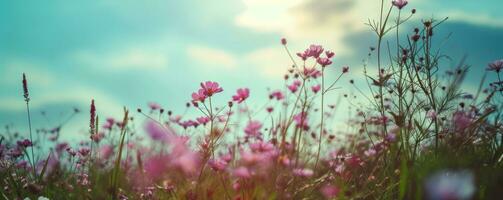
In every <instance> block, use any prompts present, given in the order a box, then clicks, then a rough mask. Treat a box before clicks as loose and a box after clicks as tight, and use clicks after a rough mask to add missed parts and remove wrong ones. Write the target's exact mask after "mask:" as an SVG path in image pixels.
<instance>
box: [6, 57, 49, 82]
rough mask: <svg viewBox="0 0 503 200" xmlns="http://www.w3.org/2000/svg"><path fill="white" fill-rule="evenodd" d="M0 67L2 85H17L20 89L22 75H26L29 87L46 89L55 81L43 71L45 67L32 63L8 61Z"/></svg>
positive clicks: (19, 60) (15, 60)
mask: <svg viewBox="0 0 503 200" xmlns="http://www.w3.org/2000/svg"><path fill="white" fill-rule="evenodd" d="M2 66H3V67H2V68H0V73H1V74H2V75H1V76H0V77H1V78H0V83H1V84H2V85H19V87H21V79H22V74H23V73H26V76H27V79H28V80H29V85H28V86H29V87H31V86H36V87H48V86H50V85H51V84H53V83H54V82H55V79H56V78H55V77H54V76H53V75H52V74H51V73H48V72H47V71H46V70H44V68H46V67H45V66H43V65H41V64H37V63H36V62H32V61H27V60H21V59H9V60H7V61H6V62H5V63H3V64H2Z"/></svg>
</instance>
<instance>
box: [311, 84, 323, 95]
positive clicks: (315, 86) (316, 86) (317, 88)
mask: <svg viewBox="0 0 503 200" xmlns="http://www.w3.org/2000/svg"><path fill="white" fill-rule="evenodd" d="M311 89H312V90H313V92H314V93H318V92H319V91H320V89H321V85H320V84H318V85H314V86H312V87H311Z"/></svg>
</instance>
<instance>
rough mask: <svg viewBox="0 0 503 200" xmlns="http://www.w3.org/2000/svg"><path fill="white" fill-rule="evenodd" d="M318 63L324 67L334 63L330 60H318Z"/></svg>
mask: <svg viewBox="0 0 503 200" xmlns="http://www.w3.org/2000/svg"><path fill="white" fill-rule="evenodd" d="M316 62H318V64H320V65H321V66H322V67H325V66H328V65H331V64H332V61H331V60H330V59H329V58H318V59H316Z"/></svg>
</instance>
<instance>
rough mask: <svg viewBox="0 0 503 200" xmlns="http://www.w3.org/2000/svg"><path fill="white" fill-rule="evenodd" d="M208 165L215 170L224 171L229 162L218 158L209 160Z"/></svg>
mask: <svg viewBox="0 0 503 200" xmlns="http://www.w3.org/2000/svg"><path fill="white" fill-rule="evenodd" d="M208 165H209V166H210V167H211V168H212V169H213V170H215V171H223V170H225V168H226V167H227V165H228V163H227V162H225V161H224V160H220V159H216V160H213V159H212V160H209V161H208Z"/></svg>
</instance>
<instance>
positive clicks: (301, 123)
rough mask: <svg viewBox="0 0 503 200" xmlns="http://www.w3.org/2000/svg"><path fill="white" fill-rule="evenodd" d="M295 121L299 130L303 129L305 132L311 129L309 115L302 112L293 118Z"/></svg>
mask: <svg viewBox="0 0 503 200" xmlns="http://www.w3.org/2000/svg"><path fill="white" fill-rule="evenodd" d="M293 120H294V121H295V123H296V126H297V127H298V128H303V129H304V130H307V129H309V125H308V124H307V113H305V112H301V113H299V114H296V115H295V116H293Z"/></svg>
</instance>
